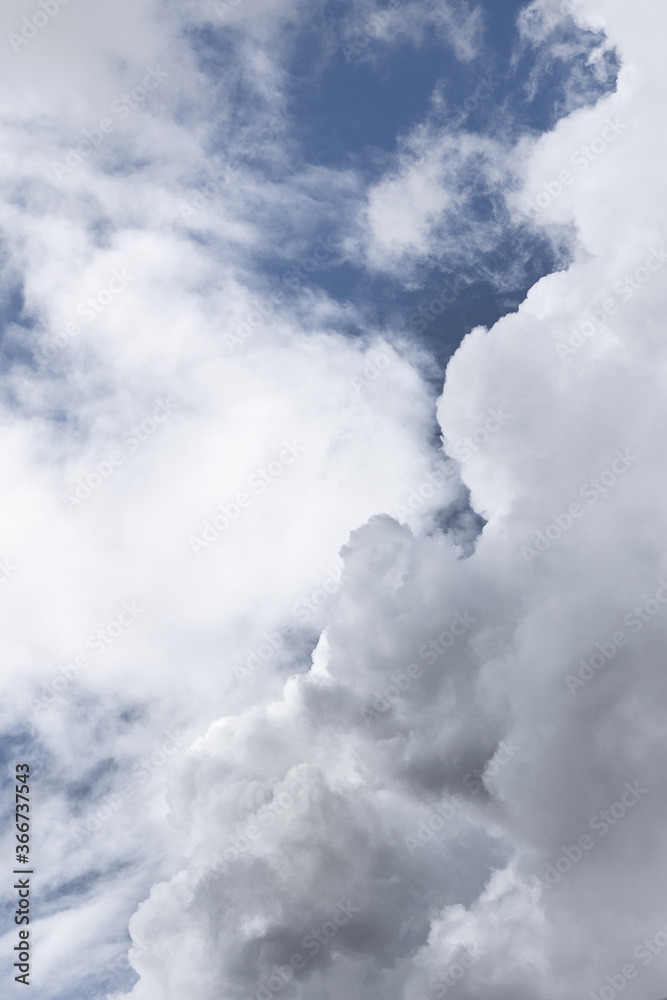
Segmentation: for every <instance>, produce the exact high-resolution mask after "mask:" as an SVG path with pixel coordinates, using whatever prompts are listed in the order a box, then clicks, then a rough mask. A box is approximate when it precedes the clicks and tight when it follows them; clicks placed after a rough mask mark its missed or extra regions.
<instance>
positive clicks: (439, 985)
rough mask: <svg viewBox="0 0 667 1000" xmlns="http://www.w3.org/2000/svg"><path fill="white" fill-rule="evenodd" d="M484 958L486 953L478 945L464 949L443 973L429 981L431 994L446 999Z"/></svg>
mask: <svg viewBox="0 0 667 1000" xmlns="http://www.w3.org/2000/svg"><path fill="white" fill-rule="evenodd" d="M482 958H484V952H483V951H482V950H481V949H480V948H479V947H478V945H471V946H468V947H464V948H463V949H462V951H460V952H459V954H457V956H456V958H455V959H454V960H453V961H452V962H450V963H449V964H448V965H447V966H446V968H445V969H443V970H442V972H439V973H438V974H437V976H432V977H431V979H429V981H428V989H429V992H430V993H434V994H435V995H436V996H437V997H445V996H447V994H448V993H449V991H450V990H453V989H455V988H456V986H457V985H458V984H459V983H460V982H461V980H462V979H463V978H464V976H465V975H466V973H467V972H469V971H470V969H472V968H473V966H475V965H477V963H478V962H479V961H480V960H481V959H482ZM418 1000H429V998H428V997H424V996H421V997H418Z"/></svg>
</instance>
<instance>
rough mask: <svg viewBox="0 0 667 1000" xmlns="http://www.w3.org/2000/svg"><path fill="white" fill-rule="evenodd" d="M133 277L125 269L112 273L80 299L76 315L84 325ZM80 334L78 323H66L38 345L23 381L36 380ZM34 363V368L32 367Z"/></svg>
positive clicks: (112, 300) (124, 287)
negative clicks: (30, 367)
mask: <svg viewBox="0 0 667 1000" xmlns="http://www.w3.org/2000/svg"><path fill="white" fill-rule="evenodd" d="M132 281H134V277H133V275H131V274H128V273H127V268H125V267H122V268H120V269H118V268H116V270H114V271H112V273H111V277H110V278H109V279H108V281H107V283H106V285H104V286H103V287H102V288H98V289H97V291H96V292H95V293H94V294H93V295H89V296H87V298H85V299H82V300H81V302H79V304H78V305H77V307H76V314H77V316H80V317H81V319H82V320H84V322H85V323H86V324H88V323H92V322H93V320H95V319H96V318H97V317H98V316H99V315H100V313H103V312H104V310H105V309H107V308H108V307H109V306H110V305H111V303H112V302H114V301H115V299H116V298H117V297H118V296H119V295H121V294H122V293H123V292H124V290H125V289H126V288H127V287H128V285H129V284H130V282H132ZM80 333H81V325H80V324H79V323H67V324H66V326H65V327H64V328H63V329H62V330H61V331H60V332H59V333H57V334H56V336H55V337H51V338H50V339H49V340H46V341H43V342H41V343H40V345H39V347H38V348H37V350H36V351H35V357H34V361H33V368H32V370H31V371H30V372H29V373H28V374H26V375H25V376H24V380H25V381H29V380H30V379H34V378H37V376H38V375H41V374H42V372H43V371H44V370H45V369H46V368H48V366H49V365H50V364H51V362H52V361H53V360H54V359H55V358H56V357H57V356H58V355H59V354H60V353H61V351H63V350H64V349H65V348H66V347H67V346H68V345H69V344H70V343H71V341H73V340H74V339H75V338H76V337H78V335H79V334H80ZM35 362H36V367H34V365H35Z"/></svg>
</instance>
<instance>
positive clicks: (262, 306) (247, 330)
mask: <svg viewBox="0 0 667 1000" xmlns="http://www.w3.org/2000/svg"><path fill="white" fill-rule="evenodd" d="M335 252H336V249H335V247H334V245H333V243H332V242H331V238H330V237H328V236H327V237H322V238H320V239H319V240H318V241H317V243H316V244H315V246H314V248H313V250H312V251H311V253H310V255H309V256H308V257H305V258H304V259H303V260H302V261H300V263H299V264H295V265H293V266H292V267H289V268H288V269H287V270H286V271H284V272H283V274H282V275H281V279H280V281H281V285H284V286H285V287H286V288H288V289H290V290H291V291H293V292H297V291H298V290H299V289H300V288H301V286H302V285H303V284H305V283H306V282H307V281H308V280H309V279H310V277H311V276H312V275H313V274H315V272H316V271H317V270H319V268H320V267H322V265H323V264H325V263H326V262H327V261H329V260H330V259H331V258H332V257H333V256H334V254H335ZM281 285H278V286H277V287H276V288H274V290H273V291H272V292H271V294H270V296H269V298H268V299H261V300H260V299H257V300H256V302H255V307H254V308H253V309H252V310H251V311H250V312H249V313H247V314H246V316H245V318H244V319H243V320H242V321H241V322H240V323H239V324H238V325H237V327H236V330H235V331H234V333H225V334H224V336H223V338H222V339H223V341H224V343H225V346H226V347H227V350H228V351H229V352H230V353H233V352H234V350H235V349H236V348H237V347H240V346H241V345H242V344H244V343H245V341H247V340H248V339H249V338H250V337H251V336H252V335H253V333H254V332H255V331H256V330H258V329H259V328H260V327H262V326H263V325H264V323H265V322H266V321H267V319H268V318H269V317H270V316H272V315H273V313H274V312H275V310H276V307H277V306H281V305H282V304H283V302H284V301H285V296H286V293H285V292H284V291H283V288H282V287H281Z"/></svg>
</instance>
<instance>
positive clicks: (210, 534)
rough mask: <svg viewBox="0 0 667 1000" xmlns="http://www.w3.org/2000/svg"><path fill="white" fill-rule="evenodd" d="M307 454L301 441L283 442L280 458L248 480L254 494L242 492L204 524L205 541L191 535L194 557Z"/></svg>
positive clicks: (224, 504)
mask: <svg viewBox="0 0 667 1000" xmlns="http://www.w3.org/2000/svg"><path fill="white" fill-rule="evenodd" d="M305 450H306V449H305V447H304V446H303V445H300V444H299V443H298V441H283V448H282V450H281V451H280V452H279V454H278V455H277V456H276V457H275V458H274V459H272V460H271V461H270V462H269V463H268V464H267V465H266V466H264V467H263V468H259V469H257V470H256V471H255V472H253V473H252V475H251V476H249V477H248V483H247V488H248V490H249V491H250V492H247V493H246V492H245V491H244V490H240V491H239V492H238V493H237V494H236V496H235V497H234V499H233V500H231V501H229V502H228V503H221V504H220V505H219V507H218V510H219V511H220V513H219V514H215V515H214V516H213V517H212V518H211V519H210V520H207V521H204V523H203V525H202V529H201V537H199V535H190V537H189V538H188V542H189V544H190V548H191V549H192V551H193V553H194V554H195V555H196V556H198V555H199V553H200V552H201V550H202V549H207V548H208V547H209V546H210V545H212V544H213V542H216V541H217V540H218V539H219V538H220V537H221V535H222V534H223V533H224V532H225V531H226V530H227V528H229V526H230V525H231V524H233V523H234V522H235V521H238V519H239V517H240V516H241V513H242V512H243V511H244V510H247V509H248V508H249V507H251V506H252V502H253V499H254V497H257V496H261V494H262V493H264V492H265V491H266V490H267V489H268V487H269V486H271V485H272V484H273V483H275V482H276V480H278V479H280V478H281V477H282V476H283V475H284V473H285V472H286V471H287V469H288V468H289V467H290V465H293V463H294V462H295V461H296V459H297V458H298V457H299V455H301V454H303V452H304V451H305Z"/></svg>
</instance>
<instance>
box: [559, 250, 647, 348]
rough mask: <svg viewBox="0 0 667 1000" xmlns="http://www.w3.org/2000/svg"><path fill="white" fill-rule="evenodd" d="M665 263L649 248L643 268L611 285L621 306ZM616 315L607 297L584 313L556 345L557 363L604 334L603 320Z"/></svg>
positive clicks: (613, 305) (637, 268)
mask: <svg viewBox="0 0 667 1000" xmlns="http://www.w3.org/2000/svg"><path fill="white" fill-rule="evenodd" d="M666 261H667V251H665V249H664V247H662V248H660V249H658V248H657V247H651V248H650V252H649V254H648V256H647V257H646V259H645V261H644V263H643V264H640V265H639V267H636V268H635V269H634V271H632V272H631V273H629V274H628V273H627V272H626V274H624V275H623V277H622V278H620V279H619V280H618V281H617V282H615V284H614V291H615V292H616V294H617V295H618V296H619V297H620V299H621V301H622V302H623V303H626V302H629V301H630V299H631V298H632V297H633V296H634V295H635V294H636V293H637V292H639V291H641V289H642V288H644V287H645V286H646V285H647V284H648V283H649V281H650V280H651V278H652V277H653V275H654V274H655V273H656V272H657V271H659V270H660V269H661V268H662V267H663V266H664V264H665V262H666ZM617 312H618V303H617V301H616V299H615V298H614V296H612V295H608V296H607V297H606V298H605V299H604V301H603V302H602V304H601V306H600V307H599V308H594V309H587V310H586V312H585V313H584V314H583V316H582V318H581V320H580V321H579V324H578V325H577V326H573V327H570V336H569V337H568V339H567V340H566V341H562V340H561V341H558V342H557V343H556V352H557V354H558V357H559V358H560V360H561V361H568V360H569V359H570V358H571V357H572V355H573V354H576V353H577V351H578V350H580V348H582V347H583V345H584V344H585V343H586V341H587V340H590V339H591V338H592V337H593V336H595V334H596V333H598V332H600V331H601V330H607V329H608V326H607V323H606V320H607V318H608V317H610V316H613V315H615V314H616V313H617Z"/></svg>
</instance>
